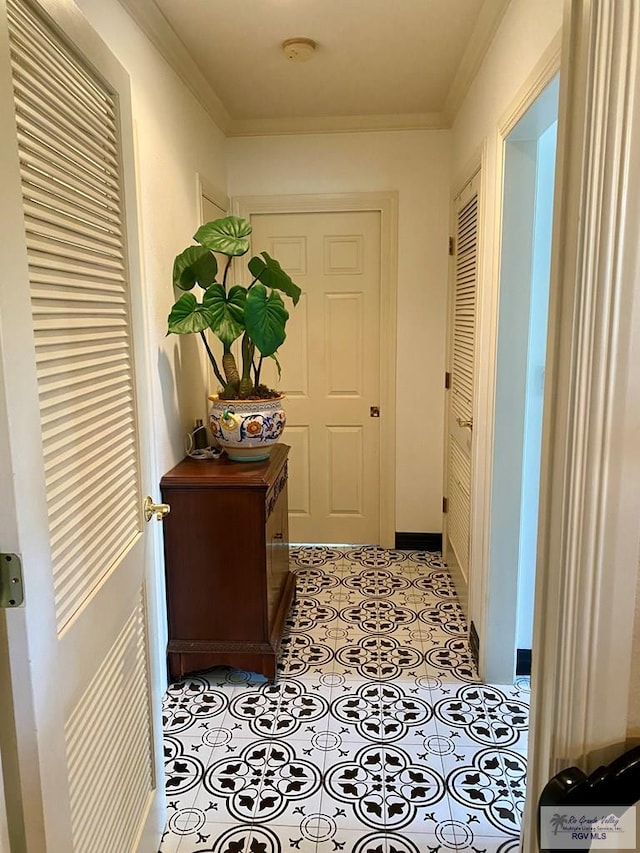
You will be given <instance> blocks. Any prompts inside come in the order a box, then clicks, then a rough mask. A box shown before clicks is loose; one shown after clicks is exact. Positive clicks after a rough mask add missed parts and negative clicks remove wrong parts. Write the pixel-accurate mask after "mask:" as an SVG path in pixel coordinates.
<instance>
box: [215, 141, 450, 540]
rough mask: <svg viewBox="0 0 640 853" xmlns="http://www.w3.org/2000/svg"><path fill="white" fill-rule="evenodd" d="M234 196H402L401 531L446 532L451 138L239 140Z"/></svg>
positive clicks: (231, 146)
mask: <svg viewBox="0 0 640 853" xmlns="http://www.w3.org/2000/svg"><path fill="white" fill-rule="evenodd" d="M227 152H228V170H229V185H228V188H229V195H230V196H232V197H235V196H247V195H278V194H281V195H286V194H290V193H342V192H372V191H376V190H378V191H384V190H396V191H397V192H398V193H399V229H398V230H399V234H398V330H397V331H398V361H397V423H396V429H397V448H396V452H397V457H396V459H397V502H396V505H397V516H396V530H401V531H418V532H437V531H440V530H441V527H442V515H441V502H442V441H443V399H444V390H443V376H444V349H445V326H446V290H447V271H448V257H447V237H448V233H449V231H448V222H449V152H450V134H449V132H448V131H393V132H379V133H344V134H326V135H322V134H314V135H305V136H271V137H248V138H232V139H230V140H229V142H228V146H227Z"/></svg>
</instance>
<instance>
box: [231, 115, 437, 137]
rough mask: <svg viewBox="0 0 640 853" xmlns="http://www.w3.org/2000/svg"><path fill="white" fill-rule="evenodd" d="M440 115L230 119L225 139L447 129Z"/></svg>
mask: <svg viewBox="0 0 640 853" xmlns="http://www.w3.org/2000/svg"><path fill="white" fill-rule="evenodd" d="M450 126H451V125H450V124H449V122H448V120H447V117H446V116H445V115H444V114H443V113H407V114H405V115H352V116H302V117H291V118H264V119H232V120H231V122H230V124H229V127H228V128H227V136H281V135H288V134H297V133H300V134H302V133H350V132H352V131H357V132H362V131H380V130H448V129H449V127H450Z"/></svg>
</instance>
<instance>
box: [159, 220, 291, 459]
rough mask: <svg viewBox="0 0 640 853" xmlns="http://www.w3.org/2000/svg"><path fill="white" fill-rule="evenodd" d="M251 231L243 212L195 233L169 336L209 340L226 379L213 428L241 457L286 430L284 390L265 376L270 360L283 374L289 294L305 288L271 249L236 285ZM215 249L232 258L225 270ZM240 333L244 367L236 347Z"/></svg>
mask: <svg viewBox="0 0 640 853" xmlns="http://www.w3.org/2000/svg"><path fill="white" fill-rule="evenodd" d="M250 234H251V224H250V223H249V222H247V220H246V219H241V218H240V217H237V216H225V217H224V218H222V219H215V220H213V221H212V222H207V223H206V224H205V225H202V226H201V227H200V228H198V230H197V231H196V233H195V235H194V240H196V242H197V243H198V245H196V246H188V247H187V248H186V249H185V250H184V251H183V252H181V253H180V254H179V255H178V256H177V257H176V259H175V261H174V264H173V283H174V285H175V287H177V288H178V289H179V290H182V291H184V293H182V295H181V296H180V297H179V298H178V299H177V300H176V302H175V304H174V306H173V308H172V309H171V313H170V314H169V320H168V333H172V334H177V335H185V334H199V335H200V337H201V339H202V342H203V344H204V347H205V349H206V352H207V355H208V357H209V361H210V362H211V366H212V368H213V372H214V374H215V376H216V379H217V380H218V382H219V383H220V390H219V392H218V394H217V395H215V396H213V397H210V398H209V399H211V400H212V401H213V406H212V409H211V412H210V415H209V425H210V427H211V431H212V433H213V435H214V437H215V438H216V439H217V440H218V441H219V442H220V444H221V445H222V446H223V447H224V448H225V450H226V452H227V454H228V456H229V457H230V458H231V459H235V460H238V461H255V460H257V459H266V458H267V457H268V455H269V453H270V451H271V446H272V445H273V444H275V443H276V442H277V440H278V438H279V437H280V435H281V434H282V431H283V429H284V425H285V414H284V410H283V408H282V396H283V395H282V394H280V393H279V392H278V391H274V390H273V389H271V388H267V387H265V386H264V385H263V384H262V382H261V379H260V376H261V371H262V364H263V361H264V359H265V358H272V359H274V360H275V362H276V365H277V366H278V375H280V365H279V364H278V359H277V355H276V354H277V352H278V349H279V347H280V346H281V345H282V343H283V342H284V340H285V338H286V331H285V329H286V325H287V320H288V319H289V312H288V311H287V309H286V307H285V303H284V299H283V298H282V295H281V294H284V295H285V296H286V297H288V298H289V299H291V301H292V303H293V305H296V304H297V303H298V300H299V299H300V293H301V291H300V288H299V287H298V286H297V285H296V284H294V283H293V281H292V280H291V278H290V277H289V276H288V275H287V273H286V272H285V271H284V270H283V269H282V267H281V266H280V264H279V263H278V261H277V260H275V259H274V258H272V257H270V256H269V255H268V254H267V252H262V253H261V254H260V255H256V256H254V257H252V258H251V260H250V261H249V262H248V264H247V267H248V270H249V273H250V275H251V282H250V284H248V285H247V286H246V287H245V286H243V285H240V284H231V283H230V281H229V276H230V273H231V263H232V261H233V259H234V258H237V257H241V256H242V255H245V254H246V253H247V252H248V251H249V239H248V237H249V235H250ZM214 253H217V254H219V255H220V254H221V255H225V256H226V262H225V263H224V265H223V266H224V269H223V270H220V271H219V269H218V262H217V260H216V257H215V254H214ZM220 273H221V274H220ZM196 285H198V286H199V287H200V288H201V289H202V292H201V293H200V294H199V295H200V297H201V298H200V301H198V298H197V297H196V295H195V294H194V293H193V292H192V291H193V289H194V288H195V286H196ZM208 330H209V331H211V332H213V334H214V335H215V336H216V337H217V338H218V339H219V341H220V343H221V344H222V358H221V359H220V362H218V360H217V359H216V357H215V355H214V353H213V351H212V350H211V347H210V346H209V342H208V341H207V337H206V335H207V331H208ZM239 338H240V339H241V343H240V353H241V364H240V367H239V366H238V363H237V361H236V357H235V355H234V353H233V351H232V345H233V344H234V342H235V341H237V340H238V339H239Z"/></svg>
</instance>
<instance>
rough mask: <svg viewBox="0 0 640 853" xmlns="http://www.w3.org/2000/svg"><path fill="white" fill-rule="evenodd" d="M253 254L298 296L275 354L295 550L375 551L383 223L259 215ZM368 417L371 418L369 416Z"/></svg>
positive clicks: (365, 217)
mask: <svg viewBox="0 0 640 853" xmlns="http://www.w3.org/2000/svg"><path fill="white" fill-rule="evenodd" d="M251 222H252V225H253V236H252V251H253V252H254V253H256V252H259V251H263V250H266V251H267V252H269V254H270V255H272V256H273V257H276V258H277V259H278V260H279V261H280V263H281V264H282V266H283V267H284V269H286V270H287V272H289V273H290V275H291V277H292V278H293V280H294V281H295V282H296V283H297V284H299V285H300V287H301V288H302V291H303V295H302V297H301V299H300V302H299V304H298V306H297V307H296V308H295V309H294V310H293V311H291V312H290V320H289V324H288V326H287V341H286V343H285V345H284V346H283V347H282V349H281V352H280V353H279V354H278V358H279V361H280V363H281V365H282V381H281V382H279V380H278V377H277V373H276V370H275V367H274V366H273V365H272V363H268V364H267V366H266V367H265V370H264V373H263V376H264V380H265V382H266V384H267V385H271V386H272V387H281V388H283V389H284V390H285V391H286V394H287V400H286V404H285V407H286V411H287V427H286V430H285V433H284V441H285V442H286V443H287V444H290V445H291V456H290V477H289V509H290V524H289V531H290V537H291V541H293V542H349V543H379V541H380V504H379V502H380V486H379V483H380V420H379V417H378V416H377V415H376V408H377V407H379V406H380V360H379V359H380V357H379V347H380V326H379V324H380V213H379V212H377V211H358V212H348V213H335V212H332V213H329V212H324V213H296V214H259V215H253V216H252V217H251ZM372 407H373V408H372Z"/></svg>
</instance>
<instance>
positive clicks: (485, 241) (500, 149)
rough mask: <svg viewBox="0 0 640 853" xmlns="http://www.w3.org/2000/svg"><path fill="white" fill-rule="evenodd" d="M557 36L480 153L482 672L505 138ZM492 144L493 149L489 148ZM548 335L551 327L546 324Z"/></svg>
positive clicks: (550, 64)
mask: <svg viewBox="0 0 640 853" xmlns="http://www.w3.org/2000/svg"><path fill="white" fill-rule="evenodd" d="M560 49H561V35H560V33H558V34H557V35H556V37H555V38H554V39H553V41H552V42H551V44H550V45H549V47H548V48H547V50H546V51H545V53H544V54H543V55H542V57H541V58H540V60H539V62H538V63H537V64H536V66H535V68H534V69H533V71H532V72H531V74H530V75H529V77H528V78H527V80H526V81H525V82H524V84H523V86H522V87H521V89H520V92H519V93H518V95H517V97H516V98H515V100H514V101H513V103H512V104H511V105H510V107H509V109H508V110H507V111H506V112H505V114H504V116H503V118H502V120H501V121H500V123H499V125H498V128H497V130H496V135H495V138H494V139H493V140H490V142H491V143H492V144H490V142H489V141H487V142H486V143H485V146H484V149H483V152H482V170H481V175H482V180H481V186H480V194H481V211H482V214H483V220H481V224H480V228H481V235H480V253H481V255H480V261H479V264H480V268H479V271H478V279H479V283H480V285H479V287H478V296H477V303H476V335H477V339H476V361H477V364H476V373H475V376H476V389H477V393H476V398H475V406H474V455H473V459H472V467H471V545H470V548H471V555H470V559H469V565H470V567H473V569H470V572H469V577H470V583H469V621H470V622H473V623H474V626H475V628H476V630H477V633H478V636H479V637H480V647H479V655H478V656H479V661H478V670H479V675H480V678H483V677H484V672H485V651H486V644H485V643H483V642H482V638H483V636H484V635H485V634H486V625H487V619H488V596H489V594H490V590H489V560H490V545H491V543H490V536H489V531H490V529H491V516H490V513H491V495H492V488H493V484H492V471H493V442H494V420H495V399H496V360H497V353H498V310H499V299H500V260H501V255H502V195H503V186H504V165H505V144H506V139H507V137H508V136H509V134H510V133H511V131H512V130H513V128H514V127H515V125H516V124H517V123H518V122H519V121H520V119H521V118H522V116H523V115H524V114H525V113H526V112H527V110H528V109H529V107H530V106H531V104H533V102H534V101H535V100H536V98H537V97H538V95H540V93H541V92H542V91H543V90H544V88H545V87H546V86H547V85H548V84H549V83H550V82H551V80H552V79H553V77H554V76H555V75H556V74H557V73H558V70H559V68H560ZM491 148H493V151H491ZM483 246H486V247H487V251H484V250H483V249H482V247H483ZM549 334H551V328H550V329H549Z"/></svg>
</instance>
